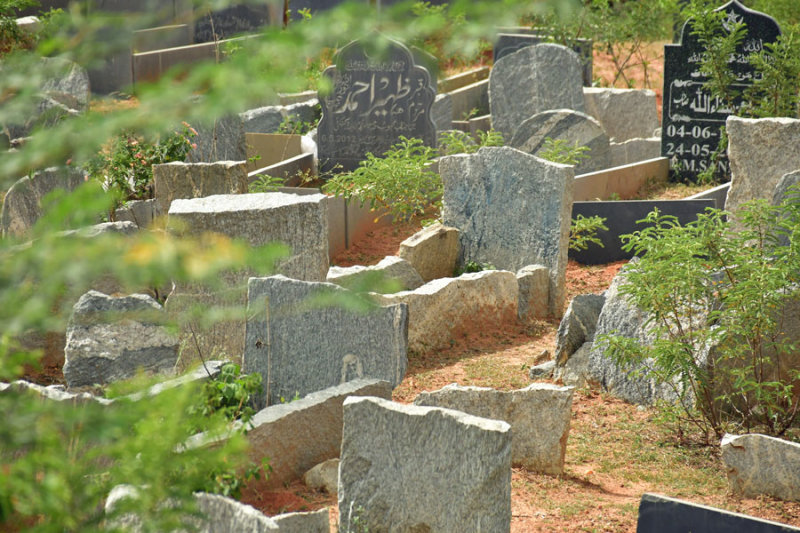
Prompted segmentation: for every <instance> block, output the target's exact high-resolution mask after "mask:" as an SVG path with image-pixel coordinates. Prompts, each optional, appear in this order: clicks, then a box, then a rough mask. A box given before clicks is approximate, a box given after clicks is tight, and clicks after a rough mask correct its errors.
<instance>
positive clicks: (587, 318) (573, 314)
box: [555, 294, 606, 366]
mask: <svg viewBox="0 0 800 533" xmlns="http://www.w3.org/2000/svg"><path fill="white" fill-rule="evenodd" d="M605 302H606V298H605V296H603V295H600V294H579V295H577V296H575V298H573V299H572V301H571V302H570V303H569V307H567V312H566V313H565V314H564V318H562V319H561V323H560V324H559V325H558V333H557V334H556V355H555V360H556V364H558V365H559V366H564V364H565V363H566V362H567V359H569V358H570V356H571V355H572V354H573V353H575V352H576V351H577V350H578V348H580V347H581V346H583V343H584V342H586V341H591V340H593V339H594V330H595V328H596V327H597V319H598V318H599V317H600V311H602V310H603V304H605Z"/></svg>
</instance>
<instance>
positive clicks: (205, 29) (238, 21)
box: [194, 2, 269, 43]
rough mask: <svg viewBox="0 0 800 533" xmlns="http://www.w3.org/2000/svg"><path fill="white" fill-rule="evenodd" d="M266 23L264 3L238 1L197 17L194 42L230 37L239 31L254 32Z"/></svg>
mask: <svg viewBox="0 0 800 533" xmlns="http://www.w3.org/2000/svg"><path fill="white" fill-rule="evenodd" d="M267 24H269V12H268V11H267V6H266V5H258V4H255V3H252V2H245V3H238V5H232V6H229V7H226V8H224V9H220V10H218V11H214V12H212V13H208V14H206V15H205V16H202V17H200V18H198V19H197V22H195V25H194V42H195V43H208V42H212V41H215V40H218V39H219V40H221V39H230V38H231V37H234V36H236V35H239V34H241V33H247V32H254V31H256V30H258V29H259V28H261V27H263V26H266V25H267Z"/></svg>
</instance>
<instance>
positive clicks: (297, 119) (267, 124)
mask: <svg viewBox="0 0 800 533" xmlns="http://www.w3.org/2000/svg"><path fill="white" fill-rule="evenodd" d="M318 105H319V101H318V100H317V99H316V98H312V99H311V100H308V101H306V102H298V103H296V104H290V105H275V106H266V107H259V108H256V109H250V110H248V111H245V112H244V113H241V114H240V116H241V118H242V121H243V122H244V130H245V132H247V133H277V132H278V129H279V128H280V125H281V123H283V122H285V121H292V122H294V123H295V124H300V123H303V122H306V123H309V124H311V123H313V122H314V121H315V120H317V119H318V118H319V116H318V115H319V107H318Z"/></svg>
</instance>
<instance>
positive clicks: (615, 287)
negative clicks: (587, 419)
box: [570, 270, 677, 405]
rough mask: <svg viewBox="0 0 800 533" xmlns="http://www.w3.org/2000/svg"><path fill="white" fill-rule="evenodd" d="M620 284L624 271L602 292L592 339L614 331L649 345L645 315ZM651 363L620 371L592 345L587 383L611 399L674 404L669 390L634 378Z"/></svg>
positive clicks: (623, 279) (674, 399)
mask: <svg viewBox="0 0 800 533" xmlns="http://www.w3.org/2000/svg"><path fill="white" fill-rule="evenodd" d="M623 283H626V280H625V271H624V270H622V271H621V272H620V273H619V274H617V276H616V277H615V278H614V281H613V282H612V283H611V286H610V287H609V288H608V290H607V291H606V292H605V297H606V301H605V304H604V305H603V310H602V311H601V312H600V316H599V318H598V319H597V328H596V329H595V336H596V337H597V336H600V335H607V334H611V333H612V332H613V333H614V334H615V335H618V336H622V337H630V338H634V339H637V340H639V342H642V343H644V344H651V343H652V342H653V335H652V333H650V332H649V330H648V329H647V328H646V327H645V325H644V323H645V322H646V320H647V315H646V314H645V313H644V312H643V311H641V310H640V309H638V308H636V307H634V306H633V305H632V304H631V303H630V302H629V301H628V299H627V298H626V297H625V296H624V295H622V294H621V292H620V287H621V286H622V284H623ZM573 357H574V355H573ZM570 359H571V358H570ZM651 364H652V361H650V360H646V361H643V362H641V363H639V364H638V365H637V366H636V367H635V368H621V367H620V366H619V365H617V363H615V362H614V361H612V360H611V359H610V358H609V357H607V356H606V355H605V351H604V347H603V346H602V345H600V344H599V343H593V345H592V349H591V352H590V353H589V365H588V371H589V375H588V376H587V381H588V382H589V383H590V384H599V385H600V386H602V387H603V388H604V389H605V390H607V391H608V392H610V393H611V394H613V395H614V396H617V397H619V398H622V399H623V400H626V401H629V402H631V403H635V404H641V405H652V404H654V403H655V402H656V401H657V400H660V399H663V400H667V401H676V400H677V397H676V395H675V392H674V391H673V389H672V387H670V386H668V385H667V384H659V383H656V382H655V380H653V379H652V378H648V377H646V376H636V375H635V373H636V371H637V370H643V369H646V368H649V367H650V365H651Z"/></svg>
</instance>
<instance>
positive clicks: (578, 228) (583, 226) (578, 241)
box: [569, 215, 608, 252]
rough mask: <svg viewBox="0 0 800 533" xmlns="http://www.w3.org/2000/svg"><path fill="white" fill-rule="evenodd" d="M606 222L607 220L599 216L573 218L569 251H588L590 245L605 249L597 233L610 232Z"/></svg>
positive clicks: (570, 228)
mask: <svg viewBox="0 0 800 533" xmlns="http://www.w3.org/2000/svg"><path fill="white" fill-rule="evenodd" d="M605 222H606V218H604V217H601V216H598V215H594V216H591V217H588V218H587V217H584V216H583V215H578V216H577V217H575V218H573V219H572V223H571V224H570V227H569V249H570V250H575V251H576V252H580V251H582V250H587V249H588V248H589V245H590V244H596V245H598V246H600V248H603V242H602V241H601V240H600V239H599V238H598V237H597V232H598V231H600V230H604V231H608V227H606V225H605Z"/></svg>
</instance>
